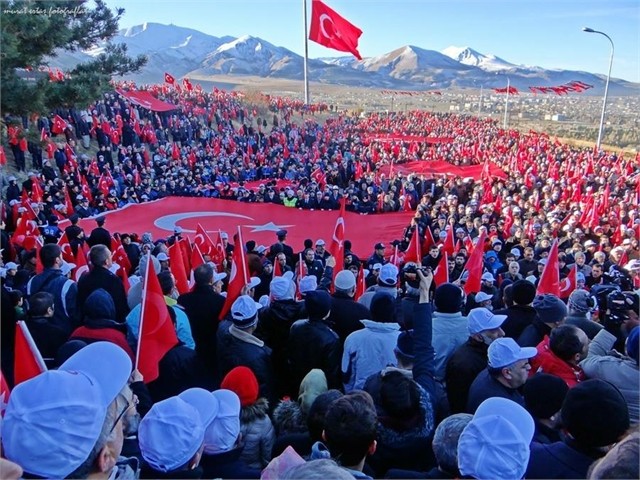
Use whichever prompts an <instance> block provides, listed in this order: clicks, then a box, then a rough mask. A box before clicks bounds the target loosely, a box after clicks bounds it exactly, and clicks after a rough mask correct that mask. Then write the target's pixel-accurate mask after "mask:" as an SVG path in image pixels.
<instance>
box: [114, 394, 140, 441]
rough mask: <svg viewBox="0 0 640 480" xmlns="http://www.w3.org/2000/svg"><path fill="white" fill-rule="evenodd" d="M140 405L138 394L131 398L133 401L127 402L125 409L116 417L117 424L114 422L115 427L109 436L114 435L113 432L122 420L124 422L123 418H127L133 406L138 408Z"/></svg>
mask: <svg viewBox="0 0 640 480" xmlns="http://www.w3.org/2000/svg"><path fill="white" fill-rule="evenodd" d="M138 403H140V400H139V399H138V396H137V395H136V394H134V395H133V397H131V401H129V400H127V403H126V405H125V406H124V408H123V409H122V411H121V412H120V413H119V414H118V416H117V417H116V420H115V422H113V426H112V427H111V430H109V435H111V434H112V433H113V431H114V430H115V428H116V425H118V423H120V420H122V418H123V417H124V416H125V414H126V413H127V412H128V411H129V409H130V408H131V407H132V406H133V407H137V406H138Z"/></svg>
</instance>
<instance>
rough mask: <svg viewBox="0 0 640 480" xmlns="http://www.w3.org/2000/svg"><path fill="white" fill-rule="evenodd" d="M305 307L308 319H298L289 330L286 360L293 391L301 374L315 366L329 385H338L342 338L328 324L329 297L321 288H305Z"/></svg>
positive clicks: (302, 375)
mask: <svg viewBox="0 0 640 480" xmlns="http://www.w3.org/2000/svg"><path fill="white" fill-rule="evenodd" d="M304 303H305V308H306V309H307V313H308V315H309V319H308V320H298V321H297V322H295V323H294V324H293V325H292V326H291V331H290V333H289V344H288V350H289V364H290V368H291V374H292V375H291V376H292V388H293V390H295V391H297V390H298V388H299V386H300V383H301V382H302V379H303V378H304V376H305V375H306V374H307V373H309V371H311V369H313V368H319V369H320V370H322V371H323V372H324V374H325V376H326V377H327V385H328V386H329V388H335V389H340V388H342V371H341V361H342V342H341V341H340V338H339V337H338V334H337V333H336V332H334V331H333V330H332V329H331V327H330V326H329V324H328V318H329V314H330V312H331V297H330V296H329V294H328V293H327V292H325V291H323V290H314V291H311V292H307V294H306V296H305V300H304Z"/></svg>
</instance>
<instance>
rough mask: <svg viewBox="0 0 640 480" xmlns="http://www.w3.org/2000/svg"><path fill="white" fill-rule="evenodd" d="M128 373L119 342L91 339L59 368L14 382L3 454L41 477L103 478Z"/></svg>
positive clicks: (114, 450) (123, 408)
mask: <svg viewBox="0 0 640 480" xmlns="http://www.w3.org/2000/svg"><path fill="white" fill-rule="evenodd" d="M130 375H131V360H130V359H129V357H128V356H127V354H126V353H125V352H124V351H123V350H122V349H121V348H120V347H118V346H116V345H114V344H112V343H109V342H96V343H93V344H91V345H88V346H86V347H84V348H82V349H81V350H80V351H78V352H77V353H75V354H74V355H73V356H72V357H70V358H69V359H68V360H67V361H66V362H64V363H63V364H62V365H61V366H60V367H59V368H58V370H49V371H47V372H44V373H42V374H40V375H38V376H36V377H33V378H31V379H29V380H26V381H24V382H22V383H21V384H19V385H17V386H16V387H15V388H14V389H13V391H12V392H11V397H10V399H9V403H8V405H7V409H6V411H5V414H4V418H3V420H2V446H3V449H4V455H5V456H6V458H7V459H9V460H11V461H12V462H15V463H17V464H18V465H20V466H21V467H22V468H23V469H24V471H25V472H27V473H28V474H30V475H35V476H38V477H44V478H66V477H71V478H88V477H89V476H90V475H97V474H100V475H104V478H108V477H109V476H110V474H112V473H113V470H114V468H116V463H117V461H118V457H119V455H120V452H121V450H122V437H123V423H122V419H123V416H124V414H125V413H126V412H127V410H128V409H129V408H130V405H127V404H124V405H122V404H120V403H124V402H118V401H116V399H117V397H118V393H120V391H121V390H122V389H123V388H124V387H125V386H126V385H127V380H128V379H129V376H130Z"/></svg>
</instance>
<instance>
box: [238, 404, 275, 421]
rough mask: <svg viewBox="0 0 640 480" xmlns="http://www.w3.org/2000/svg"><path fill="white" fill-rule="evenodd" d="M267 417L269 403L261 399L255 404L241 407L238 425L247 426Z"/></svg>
mask: <svg viewBox="0 0 640 480" xmlns="http://www.w3.org/2000/svg"><path fill="white" fill-rule="evenodd" d="M267 415H269V401H268V400H267V399H266V398H264V397H261V398H259V399H258V400H256V402H255V403H252V404H251V405H247V406H246V407H242V410H241V411H240V423H243V424H247V423H251V422H254V421H256V420H258V419H259V418H264V417H266V416H267Z"/></svg>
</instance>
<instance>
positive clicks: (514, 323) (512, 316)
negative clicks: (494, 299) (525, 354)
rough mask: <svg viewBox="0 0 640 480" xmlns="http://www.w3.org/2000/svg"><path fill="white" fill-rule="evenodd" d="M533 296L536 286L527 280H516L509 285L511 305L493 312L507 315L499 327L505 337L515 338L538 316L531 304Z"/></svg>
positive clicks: (534, 295)
mask: <svg viewBox="0 0 640 480" xmlns="http://www.w3.org/2000/svg"><path fill="white" fill-rule="evenodd" d="M535 297H536V287H535V285H534V284H533V283H531V282H529V281H528V280H518V281H517V282H515V283H513V284H512V285H511V299H512V300H513V305H512V306H510V307H507V308H503V309H502V310H496V312H495V314H496V315H506V316H507V319H506V320H505V321H504V323H503V324H502V327H501V328H502V330H504V336H505V337H509V338H513V339H517V338H518V337H519V336H520V335H521V334H522V331H523V330H524V329H525V328H527V327H528V326H529V325H531V324H532V323H533V322H534V320H535V319H536V317H537V316H538V312H536V310H535V308H533V307H532V306H531V304H532V303H533V299H534V298H535Z"/></svg>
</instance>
